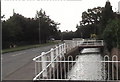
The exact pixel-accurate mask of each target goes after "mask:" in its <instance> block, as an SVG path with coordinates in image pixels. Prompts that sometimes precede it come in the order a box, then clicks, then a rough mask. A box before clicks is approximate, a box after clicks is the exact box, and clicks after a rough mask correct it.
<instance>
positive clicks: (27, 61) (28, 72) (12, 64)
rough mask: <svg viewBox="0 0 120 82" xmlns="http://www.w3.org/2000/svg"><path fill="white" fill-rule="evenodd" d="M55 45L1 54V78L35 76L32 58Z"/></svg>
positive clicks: (12, 78)
mask: <svg viewBox="0 0 120 82" xmlns="http://www.w3.org/2000/svg"><path fill="white" fill-rule="evenodd" d="M55 45H56V44H55ZM55 45H50V46H45V47H40V48H32V49H27V50H22V51H16V52H10V53H5V54H2V79H3V80H32V79H33V77H34V76H35V74H34V71H35V63H34V61H32V59H33V58H34V57H36V56H38V55H40V54H41V52H43V51H44V52H46V51H48V50H50V49H51V48H53V47H55Z"/></svg>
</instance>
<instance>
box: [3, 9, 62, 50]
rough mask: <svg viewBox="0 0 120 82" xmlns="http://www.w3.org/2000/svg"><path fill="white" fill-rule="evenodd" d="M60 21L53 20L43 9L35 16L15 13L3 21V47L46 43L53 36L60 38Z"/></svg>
mask: <svg viewBox="0 0 120 82" xmlns="http://www.w3.org/2000/svg"><path fill="white" fill-rule="evenodd" d="M58 25H59V23H57V22H55V21H53V20H52V19H50V18H49V16H47V15H46V13H45V11H43V10H42V9H41V10H40V11H37V13H36V17H35V18H26V17H24V16H22V15H20V14H18V13H14V14H13V16H11V17H10V18H9V19H8V20H6V21H3V22H2V48H3V49H4V48H9V47H10V45H11V46H13V45H17V46H19V45H29V44H38V43H46V42H47V41H49V40H50V39H51V38H55V39H60V35H61V31H60V30H59V29H58Z"/></svg>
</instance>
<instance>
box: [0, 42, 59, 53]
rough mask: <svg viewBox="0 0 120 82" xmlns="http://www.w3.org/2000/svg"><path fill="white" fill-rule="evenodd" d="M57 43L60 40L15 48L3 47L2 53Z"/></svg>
mask: <svg viewBox="0 0 120 82" xmlns="http://www.w3.org/2000/svg"><path fill="white" fill-rule="evenodd" d="M57 43H58V42H49V43H46V44H35V45H26V46H19V47H15V48H9V49H3V50H2V54H3V53H8V52H14V51H20V50H25V49H30V48H37V47H43V46H49V45H52V44H57Z"/></svg>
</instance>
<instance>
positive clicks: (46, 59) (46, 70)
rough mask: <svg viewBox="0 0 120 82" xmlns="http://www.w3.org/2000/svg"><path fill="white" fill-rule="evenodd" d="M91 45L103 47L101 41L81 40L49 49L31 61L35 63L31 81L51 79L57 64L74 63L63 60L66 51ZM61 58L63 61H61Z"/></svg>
mask: <svg viewBox="0 0 120 82" xmlns="http://www.w3.org/2000/svg"><path fill="white" fill-rule="evenodd" d="M86 42H87V43H86ZM91 43H94V45H96V44H97V43H99V44H100V45H103V40H81V41H74V40H73V41H72V42H70V43H63V44H61V45H58V46H55V48H51V49H50V50H49V51H47V52H42V53H41V54H40V55H39V56H37V57H35V58H33V61H35V77H34V79H33V80H40V79H51V76H52V75H53V76H54V69H55V68H56V65H57V64H58V63H62V62H72V63H75V62H76V61H73V60H72V61H66V60H65V54H66V53H67V52H68V51H70V50H72V49H73V48H75V47H77V46H81V45H90V44H91ZM63 58H64V60H62V59H63ZM70 58H72V57H70ZM61 69H62V68H61ZM50 71H52V72H53V73H51V72H50Z"/></svg>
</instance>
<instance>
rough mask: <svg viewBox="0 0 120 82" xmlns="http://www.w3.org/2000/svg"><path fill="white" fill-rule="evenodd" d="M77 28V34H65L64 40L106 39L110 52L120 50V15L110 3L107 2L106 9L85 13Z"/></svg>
mask: <svg viewBox="0 0 120 82" xmlns="http://www.w3.org/2000/svg"><path fill="white" fill-rule="evenodd" d="M76 28H77V30H76V31H75V32H72V31H70V32H68V31H66V32H65V33H63V38H67V39H68V37H69V39H72V38H91V39H93V38H94V39H104V41H105V42H106V46H107V47H108V49H109V50H111V49H112V48H113V47H117V48H120V37H119V36H120V14H118V13H117V12H113V10H112V6H111V3H110V2H109V1H107V2H106V4H105V7H95V8H93V9H88V10H87V11H84V12H83V13H82V20H81V21H80V24H77V25H76ZM65 34H66V35H65Z"/></svg>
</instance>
